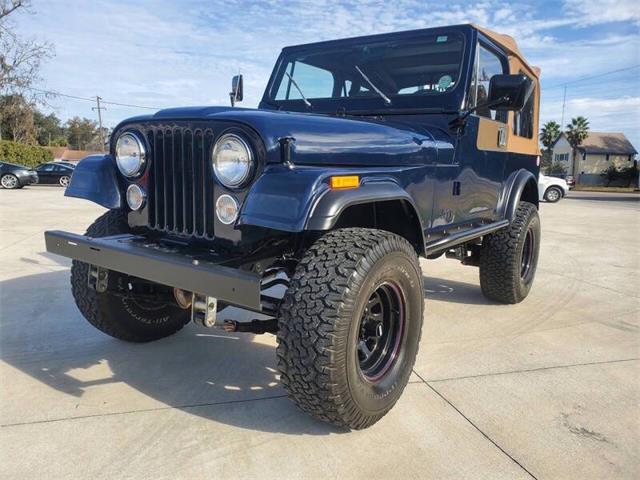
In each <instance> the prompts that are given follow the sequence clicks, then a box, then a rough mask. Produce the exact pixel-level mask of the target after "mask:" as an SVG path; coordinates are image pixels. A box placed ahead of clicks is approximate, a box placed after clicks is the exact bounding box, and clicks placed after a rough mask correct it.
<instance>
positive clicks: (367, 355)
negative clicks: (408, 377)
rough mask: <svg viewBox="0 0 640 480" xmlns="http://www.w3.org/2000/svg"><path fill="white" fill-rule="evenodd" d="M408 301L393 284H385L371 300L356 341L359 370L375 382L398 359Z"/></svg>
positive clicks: (363, 315)
mask: <svg viewBox="0 0 640 480" xmlns="http://www.w3.org/2000/svg"><path fill="white" fill-rule="evenodd" d="M405 311H406V305H405V299H404V295H403V294H402V291H401V289H400V287H399V286H398V285H397V284H395V283H393V282H384V283H382V284H381V285H380V286H379V287H378V288H377V289H376V290H375V291H374V292H373V293H372V294H371V296H370V297H369V300H368V302H367V305H366V306H365V309H364V312H363V313H362V317H361V318H360V325H359V328H358V338H357V356H358V365H359V367H360V371H361V372H362V374H363V375H364V377H365V378H366V379H367V380H369V381H372V382H375V381H378V380H380V379H381V378H382V377H383V376H384V375H385V374H386V373H387V371H389V368H391V366H392V365H393V362H394V361H395V360H396V358H397V356H398V351H399V349H400V344H401V343H402V336H403V334H404V322H405Z"/></svg>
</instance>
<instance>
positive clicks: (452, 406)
mask: <svg viewBox="0 0 640 480" xmlns="http://www.w3.org/2000/svg"><path fill="white" fill-rule="evenodd" d="M413 373H414V374H416V376H417V377H418V378H420V380H422V383H424V384H425V385H426V386H427V387H428V388H430V389H431V390H432V391H433V392H434V393H435V394H436V395H438V397H440V398H441V399H442V400H443V401H444V402H445V403H446V404H447V405H449V406H450V407H451V408H453V409H454V410H455V411H456V412H458V414H459V415H460V416H461V417H462V418H464V419H465V420H466V421H467V422H468V423H469V424H470V425H471V426H472V427H473V428H475V429H476V430H477V431H478V432H480V434H481V435H482V436H483V437H484V438H486V439H487V440H488V441H489V442H491V443H492V444H493V446H495V447H496V448H497V449H498V450H500V451H501V452H502V453H503V454H505V455H506V456H507V457H509V459H510V460H511V461H512V462H513V463H515V464H516V465H517V466H518V467H520V468H521V469H522V470H523V471H525V472H526V473H527V474H528V475H529V476H530V477H531V478H533V479H535V480H538V477H536V476H535V475H534V474H533V473H531V472H530V471H529V470H528V469H527V468H526V467H525V466H524V465H522V464H521V463H520V462H519V461H518V460H516V459H515V458H514V457H513V456H512V455H511V454H509V453H508V452H507V451H506V450H505V449H504V448H502V447H501V446H500V445H498V444H497V443H496V441H495V440H493V439H492V438H491V437H490V436H489V435H487V434H486V433H485V432H484V431H482V429H480V427H478V426H477V425H476V424H475V423H473V422H472V421H471V419H470V418H469V417H467V416H466V415H465V414H464V413H462V411H461V410H460V409H459V408H458V407H456V406H455V405H454V404H453V403H451V401H450V400H449V399H448V398H447V397H445V396H444V395H443V394H442V393H440V392H439V391H438V390H436V389H435V388H434V387H433V385H430V384H429V382H427V381H426V380H425V379H424V378H422V377H421V376H420V374H418V372H416V371H415V370H414V371H413Z"/></svg>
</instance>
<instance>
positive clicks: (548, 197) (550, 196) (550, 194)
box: [544, 187, 562, 203]
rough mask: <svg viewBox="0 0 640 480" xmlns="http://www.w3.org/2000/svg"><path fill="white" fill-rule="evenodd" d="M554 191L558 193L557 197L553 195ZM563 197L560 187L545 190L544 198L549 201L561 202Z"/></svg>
mask: <svg viewBox="0 0 640 480" xmlns="http://www.w3.org/2000/svg"><path fill="white" fill-rule="evenodd" d="M553 193H557V197H556V196H555V195H553ZM561 198H562V190H561V189H560V188H559V187H549V188H547V190H546V191H545V192H544V200H545V201H546V202H549V203H556V202H559V201H560V199H561Z"/></svg>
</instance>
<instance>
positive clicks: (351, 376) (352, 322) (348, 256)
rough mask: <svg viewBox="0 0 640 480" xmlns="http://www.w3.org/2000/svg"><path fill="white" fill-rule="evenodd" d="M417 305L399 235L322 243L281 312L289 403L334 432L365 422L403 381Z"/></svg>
mask: <svg viewBox="0 0 640 480" xmlns="http://www.w3.org/2000/svg"><path fill="white" fill-rule="evenodd" d="M423 304H424V298H423V291H422V274H421V271H420V264H419V263H418V258H417V255H416V252H415V251H414V249H413V247H412V246H411V244H409V242H407V241H406V240H405V239H404V238H402V237H400V236H398V235H395V234H392V233H389V232H385V231H381V230H372V229H365V228H345V229H340V230H335V231H332V232H329V233H327V234H326V235H324V236H323V237H321V238H320V239H319V240H317V241H316V242H315V243H314V244H313V245H312V246H311V247H310V248H309V250H308V251H307V252H306V254H305V255H304V258H303V259H302V260H301V261H300V263H299V264H298V266H297V267H296V271H295V273H294V274H293V276H292V278H291V282H290V285H289V288H288V290H287V293H286V294H285V297H284V303H283V305H282V307H281V308H280V315H279V318H278V350H277V353H278V365H279V368H280V372H281V381H282V383H283V385H284V387H285V389H286V390H287V392H288V394H289V396H290V397H291V398H292V399H293V400H294V401H295V402H296V404H297V405H298V406H299V407H300V408H301V409H302V410H304V411H305V412H308V413H310V414H311V415H313V416H315V417H316V418H318V419H320V420H324V421H327V422H330V423H332V424H334V425H338V426H341V427H347V428H352V429H361V428H366V427H368V426H370V425H373V424H374V423H375V422H377V421H378V420H380V419H381V418H382V417H383V416H384V415H385V414H386V413H387V412H388V411H389V410H390V409H391V408H392V407H393V405H394V404H395V403H396V401H397V400H398V398H399V397H400V395H401V394H402V391H403V390H404V387H405V386H406V384H407V382H408V380H409V376H410V375H411V371H412V368H413V364H414V361H415V358H416V354H417V351H418V344H419V341H420V334H421V330H422V314H423Z"/></svg>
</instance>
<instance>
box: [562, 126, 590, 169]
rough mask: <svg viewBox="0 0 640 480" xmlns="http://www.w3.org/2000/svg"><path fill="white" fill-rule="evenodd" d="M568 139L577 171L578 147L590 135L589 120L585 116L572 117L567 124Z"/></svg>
mask: <svg viewBox="0 0 640 480" xmlns="http://www.w3.org/2000/svg"><path fill="white" fill-rule="evenodd" d="M566 134H567V141H568V142H569V145H571V150H572V154H573V168H574V172H573V173H576V172H577V170H576V166H577V165H578V147H579V146H580V145H582V142H584V141H585V139H586V138H587V137H588V136H589V121H588V120H587V119H586V118H584V117H576V118H572V119H571V123H569V124H568V125H567V132H566Z"/></svg>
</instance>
